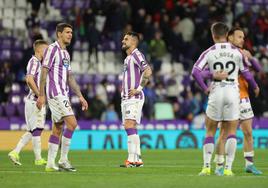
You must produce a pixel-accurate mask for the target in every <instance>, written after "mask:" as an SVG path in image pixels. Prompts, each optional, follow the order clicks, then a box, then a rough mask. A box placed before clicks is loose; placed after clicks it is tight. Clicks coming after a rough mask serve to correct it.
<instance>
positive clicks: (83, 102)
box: [79, 96, 88, 111]
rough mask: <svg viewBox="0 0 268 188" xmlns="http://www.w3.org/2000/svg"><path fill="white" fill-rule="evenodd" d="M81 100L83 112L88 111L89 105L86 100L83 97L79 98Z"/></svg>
mask: <svg viewBox="0 0 268 188" xmlns="http://www.w3.org/2000/svg"><path fill="white" fill-rule="evenodd" d="M79 100H80V103H81V105H82V111H85V110H87V109H88V104H87V101H86V99H85V98H84V97H83V96H81V97H79Z"/></svg>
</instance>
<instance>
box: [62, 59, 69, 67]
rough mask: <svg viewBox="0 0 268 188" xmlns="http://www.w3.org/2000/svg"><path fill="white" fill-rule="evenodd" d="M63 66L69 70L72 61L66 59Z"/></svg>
mask: <svg viewBox="0 0 268 188" xmlns="http://www.w3.org/2000/svg"><path fill="white" fill-rule="evenodd" d="M62 64H63V66H64V67H65V68H68V67H69V65H70V61H69V60H68V59H66V58H64V59H63V60H62Z"/></svg>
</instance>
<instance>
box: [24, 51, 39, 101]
mask: <svg viewBox="0 0 268 188" xmlns="http://www.w3.org/2000/svg"><path fill="white" fill-rule="evenodd" d="M40 74H41V62H40V61H39V60H38V59H37V57H35V56H32V58H31V59H30V60H29V61H28V64H27V68H26V75H32V76H33V79H34V82H35V84H36V86H37V87H39V82H40ZM27 98H28V99H32V100H36V99H37V96H36V95H35V94H34V92H33V90H32V89H31V88H30V87H29V94H28V96H27Z"/></svg>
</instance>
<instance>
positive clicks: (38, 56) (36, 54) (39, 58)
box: [34, 53, 42, 61]
mask: <svg viewBox="0 0 268 188" xmlns="http://www.w3.org/2000/svg"><path fill="white" fill-rule="evenodd" d="M34 56H35V57H36V58H37V59H38V60H39V61H41V60H42V58H41V56H40V55H39V54H38V53H35V54H34Z"/></svg>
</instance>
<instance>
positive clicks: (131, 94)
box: [128, 89, 141, 97]
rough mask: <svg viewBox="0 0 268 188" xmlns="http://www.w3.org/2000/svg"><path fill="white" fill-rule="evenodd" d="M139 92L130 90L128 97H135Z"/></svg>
mask: <svg viewBox="0 0 268 188" xmlns="http://www.w3.org/2000/svg"><path fill="white" fill-rule="evenodd" d="M140 92H141V91H139V90H137V89H130V92H129V93H128V95H129V96H130V97H132V96H135V95H137V94H139V93H140Z"/></svg>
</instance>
